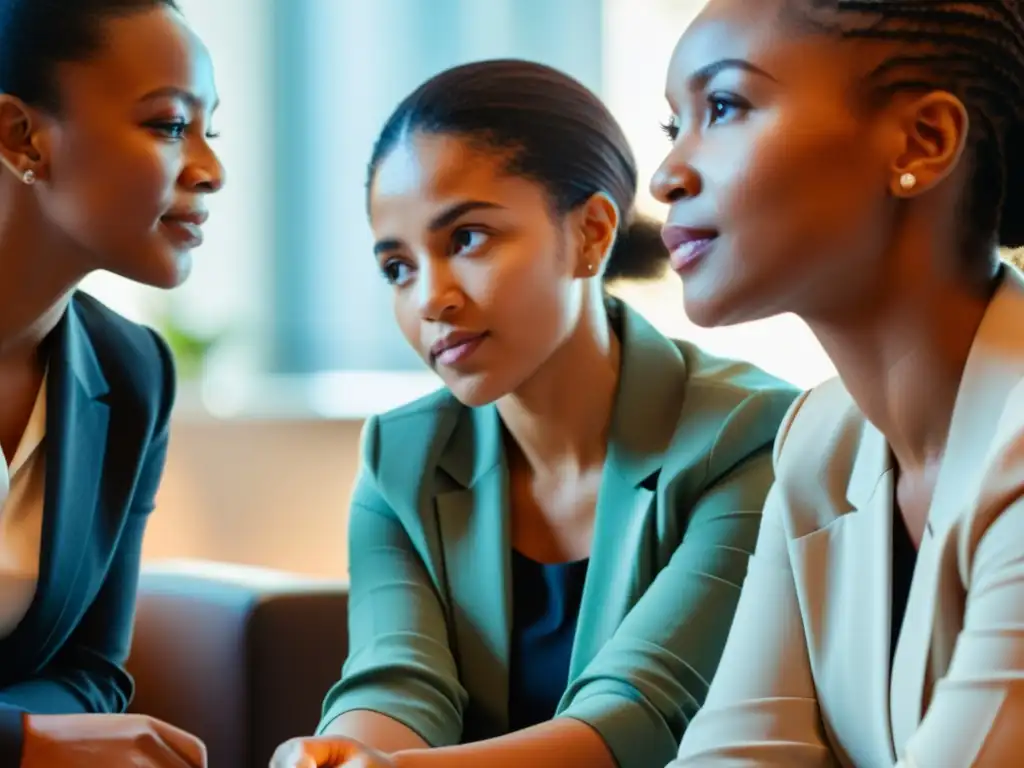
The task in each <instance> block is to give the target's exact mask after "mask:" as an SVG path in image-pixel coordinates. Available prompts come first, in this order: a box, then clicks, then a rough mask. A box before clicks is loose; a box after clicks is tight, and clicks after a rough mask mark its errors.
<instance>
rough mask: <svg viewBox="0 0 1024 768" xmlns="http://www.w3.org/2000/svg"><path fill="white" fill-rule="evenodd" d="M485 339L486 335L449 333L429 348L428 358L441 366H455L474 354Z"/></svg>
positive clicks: (461, 332)
mask: <svg viewBox="0 0 1024 768" xmlns="http://www.w3.org/2000/svg"><path fill="white" fill-rule="evenodd" d="M485 338H487V334H486V333H470V332H468V331H455V332H453V333H449V334H447V335H446V336H444V337H443V338H441V339H440V340H438V341H437V342H435V343H434V345H433V346H432V347H431V348H430V357H431V358H432V359H433V361H434V362H435V363H439V364H441V365H447V366H452V365H457V364H458V363H461V362H463V361H464V360H466V359H467V358H468V357H469V356H470V355H472V354H473V353H474V352H476V350H477V348H478V347H479V346H480V344H481V343H482V342H483V340H484V339H485Z"/></svg>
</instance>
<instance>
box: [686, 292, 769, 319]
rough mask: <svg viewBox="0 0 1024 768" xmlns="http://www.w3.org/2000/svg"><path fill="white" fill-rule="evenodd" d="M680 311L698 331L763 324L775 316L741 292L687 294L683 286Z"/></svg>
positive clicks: (753, 298) (761, 304)
mask: <svg viewBox="0 0 1024 768" xmlns="http://www.w3.org/2000/svg"><path fill="white" fill-rule="evenodd" d="M683 308H684V310H685V312H686V316H687V317H688V318H689V319H690V322H691V323H693V324H694V325H696V326H698V327H700V328H723V327H727V326H730V325H739V324H740V323H750V322H754V321H755V320H763V319H764V318H766V317H770V316H771V315H773V314H775V313H774V312H772V311H769V310H768V307H767V305H766V304H764V303H762V302H758V301H757V300H756V298H755V297H751V296H749V295H748V294H745V293H744V292H742V291H736V290H721V291H697V290H691V291H687V290H686V286H685V284H684V286H683Z"/></svg>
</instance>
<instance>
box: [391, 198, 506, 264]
mask: <svg viewBox="0 0 1024 768" xmlns="http://www.w3.org/2000/svg"><path fill="white" fill-rule="evenodd" d="M502 209H504V206H502V205H498V204H497V203H488V202H486V201H485V200H466V201H464V202H461V203H455V204H454V205H451V206H449V207H448V208H445V209H444V210H443V211H441V213H439V214H438V215H437V216H435V217H434V218H433V219H432V220H431V222H430V224H429V225H428V227H427V228H428V229H429V230H430V231H431V232H437V231H438V230H441V229H444V228H446V227H449V226H451V225H452V224H453V223H454V222H456V221H458V220H459V218H461V217H462V216H465V215H466V214H467V213H469V212H470V211H480V210H492V211H493V210H502ZM400 246H401V243H399V242H398V240H393V239H392V240H379V241H377V243H375V244H374V246H373V253H374V255H376V256H379V255H380V254H382V253H385V252H386V251H394V250H397V249H398V248H399V247H400Z"/></svg>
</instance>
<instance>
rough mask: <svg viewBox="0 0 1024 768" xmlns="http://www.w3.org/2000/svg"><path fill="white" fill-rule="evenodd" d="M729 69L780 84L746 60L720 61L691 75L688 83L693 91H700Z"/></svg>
mask: <svg viewBox="0 0 1024 768" xmlns="http://www.w3.org/2000/svg"><path fill="white" fill-rule="evenodd" d="M727 69H742V70H743V71H744V72H751V73H753V74H755V75H760V76H761V77H766V78H768V79H769V80H771V81H772V82H775V83H777V82H779V81H778V80H776V79H775V78H774V77H772V76H771V75H769V74H768V73H767V72H765V71H764V70H763V69H761V68H760V67H756V66H754V65H753V64H751V63H750V62H749V61H745V60H744V59H720V60H719V61H715V62H712V63H711V64H708V65H707V66H704V67H701V68H700V69H698V70H697V71H696V72H694V73H693V74H692V75H690V77H689V80H688V83H689V86H690V90H691V91H700V90H703V88H704V87H705V86H706V85H707V84H708V82H710V80H711V79H712V78H713V77H715V75H717V74H718V73H719V72H724V71H725V70H727Z"/></svg>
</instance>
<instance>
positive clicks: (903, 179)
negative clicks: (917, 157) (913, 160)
mask: <svg viewBox="0 0 1024 768" xmlns="http://www.w3.org/2000/svg"><path fill="white" fill-rule="evenodd" d="M916 186H917V176H915V175H914V174H912V173H904V174H903V175H902V176H900V187H902V188H903V189H905V190H908V191H909V190H911V189H913V188H914V187H916Z"/></svg>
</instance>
